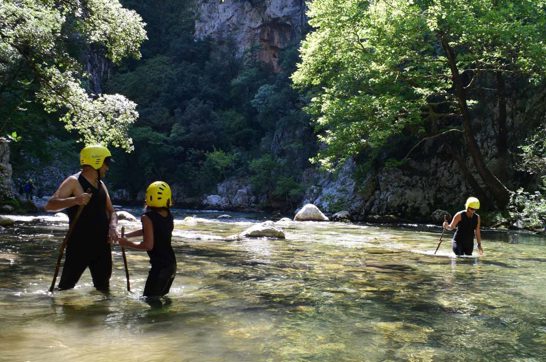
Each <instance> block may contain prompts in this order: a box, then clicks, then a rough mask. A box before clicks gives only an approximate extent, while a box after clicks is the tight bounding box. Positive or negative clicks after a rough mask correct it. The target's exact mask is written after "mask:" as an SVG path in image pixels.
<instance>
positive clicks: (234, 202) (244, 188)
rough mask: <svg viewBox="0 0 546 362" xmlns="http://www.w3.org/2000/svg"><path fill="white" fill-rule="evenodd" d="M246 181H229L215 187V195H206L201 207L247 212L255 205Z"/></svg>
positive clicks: (254, 198) (254, 199)
mask: <svg viewBox="0 0 546 362" xmlns="http://www.w3.org/2000/svg"><path fill="white" fill-rule="evenodd" d="M255 204H256V197H255V196H253V194H252V190H251V187H250V186H249V185H248V181H246V180H242V179H229V180H226V181H224V182H222V183H221V184H219V185H218V186H217V194H214V195H206V196H205V197H204V199H203V205H205V206H206V207H209V208H213V209H234V210H249V209H252V208H254V207H255V206H256V205H255Z"/></svg>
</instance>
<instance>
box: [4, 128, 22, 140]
mask: <svg viewBox="0 0 546 362" xmlns="http://www.w3.org/2000/svg"><path fill="white" fill-rule="evenodd" d="M7 138H8V139H9V140H10V141H12V142H19V141H21V140H22V139H23V137H21V136H19V135H18V134H17V131H13V132H11V133H9V134H8V136H7Z"/></svg>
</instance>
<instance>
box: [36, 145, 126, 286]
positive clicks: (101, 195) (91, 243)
mask: <svg viewBox="0 0 546 362" xmlns="http://www.w3.org/2000/svg"><path fill="white" fill-rule="evenodd" d="M111 157H112V155H111V154H110V151H109V150H108V149H107V148H106V147H103V146H101V145H93V146H88V147H85V148H83V149H82V150H81V152H80V165H81V166H82V169H81V171H80V172H78V173H76V174H74V175H71V176H68V177H67V178H66V179H65V180H64V181H63V182H62V183H61V185H60V186H59V188H58V189H57V191H55V193H54V194H53V196H52V197H51V198H50V199H49V201H48V202H47V204H46V205H45V209H46V210H47V211H59V210H62V209H67V210H66V211H67V213H68V217H69V220H70V221H69V222H70V225H71V227H72V228H73V231H72V234H71V236H70V240H68V243H67V247H66V258H65V262H64V266H63V272H62V274H61V281H60V282H59V289H61V290H63V289H71V288H74V286H75V285H76V283H77V282H78V280H79V279H80V277H81V275H82V274H83V272H84V271H85V269H86V268H87V267H89V271H90V272H91V277H92V278H93V285H94V286H95V288H96V289H97V290H100V291H103V292H107V291H108V290H109V287H110V277H111V275H112V254H111V249H110V243H111V242H113V241H114V240H116V239H117V238H118V234H117V232H116V227H117V217H116V213H115V211H114V207H113V206H112V201H111V200H110V196H109V195H108V190H107V189H106V185H105V184H104V182H102V180H101V179H102V178H103V177H104V176H106V172H107V171H108V169H109V165H110V163H111V162H112V159H111ZM84 190H85V191H84ZM80 206H82V209H81V214H78V209H79V208H80ZM76 215H78V216H79V217H76ZM76 219H77V220H76ZM73 223H75V224H74V225H72V224H73Z"/></svg>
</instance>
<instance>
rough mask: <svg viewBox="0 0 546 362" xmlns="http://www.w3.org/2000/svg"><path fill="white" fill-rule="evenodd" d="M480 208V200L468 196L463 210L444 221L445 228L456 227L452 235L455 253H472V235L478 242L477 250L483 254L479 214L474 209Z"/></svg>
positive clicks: (451, 228)
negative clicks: (448, 220) (449, 220)
mask: <svg viewBox="0 0 546 362" xmlns="http://www.w3.org/2000/svg"><path fill="white" fill-rule="evenodd" d="M479 208H480V200H478V199H477V198H475V197H469V198H468V199H467V200H466V203H465V210H461V211H459V212H458V213H456V214H455V216H454V217H453V220H451V223H450V224H448V222H447V221H444V223H443V227H444V229H446V230H453V229H454V228H457V230H456V231H455V234H454V235H453V241H452V243H453V252H454V253H455V254H456V255H472V252H473V251H474V236H476V241H477V242H478V251H479V253H480V255H483V249H482V236H481V233H480V215H478V214H476V210H478V209H479Z"/></svg>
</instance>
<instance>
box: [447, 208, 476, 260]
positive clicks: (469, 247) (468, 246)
mask: <svg viewBox="0 0 546 362" xmlns="http://www.w3.org/2000/svg"><path fill="white" fill-rule="evenodd" d="M476 226H478V214H476V213H474V215H472V217H471V218H468V216H467V215H466V211H463V212H461V221H459V223H458V224H457V231H455V235H453V252H454V253H455V254H457V255H463V254H465V255H472V251H473V250H474V231H475V230H476Z"/></svg>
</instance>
